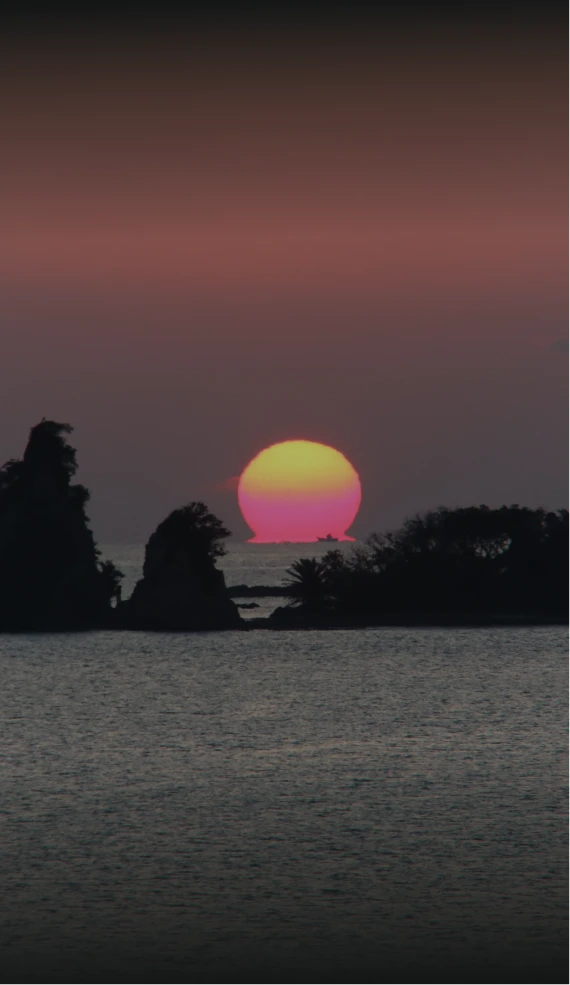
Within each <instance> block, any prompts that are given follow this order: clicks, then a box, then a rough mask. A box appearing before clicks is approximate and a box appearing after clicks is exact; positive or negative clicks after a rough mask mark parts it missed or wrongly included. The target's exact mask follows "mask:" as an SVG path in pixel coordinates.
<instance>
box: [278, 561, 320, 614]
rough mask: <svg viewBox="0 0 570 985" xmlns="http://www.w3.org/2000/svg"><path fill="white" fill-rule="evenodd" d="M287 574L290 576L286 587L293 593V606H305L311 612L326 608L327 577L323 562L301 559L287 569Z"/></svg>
mask: <svg viewBox="0 0 570 985" xmlns="http://www.w3.org/2000/svg"><path fill="white" fill-rule="evenodd" d="M286 574H287V575H288V576H289V581H288V582H286V587H287V588H288V589H289V590H290V591H291V593H292V598H291V603H290V604H291V605H294V606H303V608H305V609H310V610H311V611H317V610H319V609H321V608H322V607H323V606H324V604H325V600H326V577H325V571H324V569H323V566H322V563H321V562H319V561H317V559H316V558H314V557H310V558H309V557H307V558H300V559H299V560H298V561H294V562H293V564H292V565H291V567H290V568H287V572H286Z"/></svg>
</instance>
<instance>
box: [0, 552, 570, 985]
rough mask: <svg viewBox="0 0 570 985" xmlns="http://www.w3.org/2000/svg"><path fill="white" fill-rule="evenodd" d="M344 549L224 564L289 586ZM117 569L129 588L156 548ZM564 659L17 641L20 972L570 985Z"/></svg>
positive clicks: (14, 885) (12, 862) (355, 648)
mask: <svg viewBox="0 0 570 985" xmlns="http://www.w3.org/2000/svg"><path fill="white" fill-rule="evenodd" d="M326 549H327V548H326V545H323V546H320V545H280V546H271V545H266V546H263V545H245V546H244V547H239V546H234V547H232V548H231V551H230V554H229V555H228V556H227V557H226V558H225V559H224V560H223V563H222V564H223V568H224V570H225V572H226V580H227V582H228V584H229V585H235V584H240V583H242V582H245V583H249V584H253V583H260V584H275V585H278V584H280V583H281V582H282V579H283V573H284V571H285V569H286V567H287V566H288V565H289V564H290V563H291V561H292V560H293V559H294V558H295V557H298V556H301V554H304V555H306V554H314V553H316V552H319V551H324V550H326ZM103 554H104V556H106V557H112V559H113V560H115V561H116V562H117V563H118V564H119V566H120V567H122V568H123V570H124V571H125V574H126V583H125V587H126V588H127V590H128V588H129V586H132V584H134V581H135V580H136V577H137V576H138V572H139V571H140V566H141V563H142V556H143V551H142V548H138V547H127V548H125V547H119V548H113V549H110V548H104V549H103ZM259 601H262V600H259ZM267 601H268V602H269V603H270V605H271V607H274V606H275V605H276V604H278V601H279V600H276V599H270V600H267ZM246 611H247V610H246ZM252 611H253V614H255V615H257V614H259V610H252ZM245 614H246V612H244V615H245ZM567 652H568V634H567V632H566V630H565V629H563V628H562V629H561V628H560V627H552V628H550V627H535V628H524V629H519V628H516V629H513V628H493V629H425V630H424V629H365V630H348V631H345V630H336V631H331V632H326V631H307V632H303V631H296V632H272V631H270V630H252V631H250V632H243V631H242V632H224V633H200V634H185V633H173V634H167V633H144V632H138V633H137V632H108V631H104V632H91V633H69V634H65V633H62V634H37V635H8V634H5V635H1V636H0V662H1V666H2V688H1V691H0V701H1V703H2V715H1V723H2V725H1V727H2V752H3V767H2V787H1V790H2V797H1V810H2V872H1V878H2V890H3V892H2V904H1V906H2V911H3V912H2V921H1V922H2V941H3V948H2V959H1V964H0V970H2V971H3V973H4V977H5V978H6V979H7V980H9V981H22V982H31V981H41V982H52V981H53V982H60V981H62V980H77V981H82V982H83V981H85V982H87V981H93V982H99V981H104V980H118V981H121V980H151V981H152V980H154V981H161V982H167V981H180V982H188V981H199V982H207V981H212V982H219V981H228V982H229V981H237V980H240V978H245V979H246V980H250V981H251V980H254V981H261V980H272V981H285V982H288V981H292V980H295V979H296V978H299V976H303V975H304V976H305V977H304V978H300V980H304V981H332V980H339V981H344V982H356V981H371V982H374V981H380V980H385V981H390V982H396V981H412V982H414V981H416V982H421V981H428V980H430V979H431V978H435V977H437V980H439V981H453V982H470V981H473V982H481V981H484V980H507V981H523V980H530V981H536V982H558V981H561V982H562V981H567V971H566V968H567V936H566V935H567V825H568V812H567V676H568V675H567ZM112 976H114V977H112ZM248 976H250V977H249V978H248ZM264 976H265V977H264ZM492 976H497V977H496V978H493V977H492Z"/></svg>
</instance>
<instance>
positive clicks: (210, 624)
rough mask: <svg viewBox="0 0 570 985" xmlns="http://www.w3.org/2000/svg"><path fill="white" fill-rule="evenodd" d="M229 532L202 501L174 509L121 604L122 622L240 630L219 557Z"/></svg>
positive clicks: (148, 548)
mask: <svg viewBox="0 0 570 985" xmlns="http://www.w3.org/2000/svg"><path fill="white" fill-rule="evenodd" d="M227 536H229V531H226V529H225V528H224V527H223V526H222V524H221V521H220V520H218V519H217V517H214V516H213V515H212V514H211V513H209V512H208V509H207V507H206V506H205V505H204V504H203V503H190V504H189V505H188V506H185V507H182V508H181V509H179V510H174V512H173V513H171V514H170V515H169V516H168V517H167V518H166V520H163V522H162V523H160V524H159V526H158V527H157V529H156V530H155V532H154V533H153V534H152V536H151V538H150V540H149V541H148V543H147V545H146V548H145V560H144V567H143V577H142V578H141V579H140V581H138V582H137V584H136V585H135V588H134V591H133V594H132V595H131V597H130V598H129V599H128V600H126V601H125V602H123V603H122V604H121V605H120V606H119V607H118V609H117V620H118V623H119V625H121V626H123V627H125V628H127V629H146V630H180V631H183V630H186V631H189V630H193V631H198V630H219V629H237V628H240V627H241V626H242V625H243V623H242V619H241V616H240V614H239V611H238V609H237V606H236V605H235V603H234V602H233V601H232V599H231V598H230V595H229V593H228V589H227V587H226V582H225V578H224V574H223V572H222V571H220V570H219V569H218V568H217V567H216V563H215V561H216V557H219V556H221V555H222V554H223V553H224V548H223V546H222V544H221V540H222V538H224V537H227Z"/></svg>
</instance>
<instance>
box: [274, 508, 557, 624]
mask: <svg viewBox="0 0 570 985" xmlns="http://www.w3.org/2000/svg"><path fill="white" fill-rule="evenodd" d="M288 573H289V574H290V575H293V581H292V582H290V585H289V587H290V588H291V587H293V586H294V585H296V590H297V594H298V597H299V598H301V599H302V600H304V601H303V602H302V604H303V605H305V607H307V606H313V608H314V607H315V606H316V605H321V606H322V605H325V606H326V608H327V611H329V612H330V613H331V614H333V615H336V616H337V617H338V618H340V619H342V620H344V621H350V620H351V619H353V620H357V621H358V620H360V619H362V618H366V619H370V620H372V621H374V620H375V619H379V620H382V619H383V618H385V617H387V616H391V615H394V614H400V615H406V614H408V615H410V614H413V615H414V616H418V615H420V614H424V615H425V616H426V617H431V616H433V615H434V614H436V615H449V616H452V615H455V616H465V617H468V616H469V615H471V616H473V615H477V616H481V615H484V616H500V615H503V616H505V615H510V616H514V615H519V616H521V617H526V616H532V615H533V614H534V615H535V616H537V617H539V618H546V617H556V618H566V616H567V611H568V511H567V510H559V511H558V512H557V513H552V512H551V513H547V512H546V511H545V510H543V509H535V510H532V509H529V508H526V507H521V506H518V505H513V506H503V507H501V508H500V509H496V510H492V509H490V508H489V507H488V506H484V505H483V506H478V507H468V508H462V509H456V510H450V509H447V508H445V507H441V508H439V509H437V510H432V511H430V512H428V513H424V514H422V515H420V514H417V515H416V516H414V517H411V518H410V519H408V520H406V521H405V523H404V524H403V525H402V527H400V529H398V530H395V531H390V532H388V533H385V534H373V535H372V536H371V537H370V538H369V540H368V542H367V544H366V545H365V546H364V547H361V548H358V549H356V550H353V551H352V553H350V554H343V553H342V552H340V551H330V552H329V553H328V554H327V555H325V557H324V558H323V559H322V560H321V561H320V562H317V561H314V559H313V563H312V567H310V566H307V565H305V564H304V563H303V562H302V561H298V562H295V564H293V565H292V566H291V568H290V569H289V572H288Z"/></svg>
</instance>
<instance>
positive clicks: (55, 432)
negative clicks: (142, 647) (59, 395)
mask: <svg viewBox="0 0 570 985" xmlns="http://www.w3.org/2000/svg"><path fill="white" fill-rule="evenodd" d="M71 431H72V428H71V427H70V426H69V425H68V424H60V423H57V422H56V421H46V420H45V419H44V420H43V421H41V423H40V424H38V425H36V427H34V428H32V429H31V431H30V437H29V441H28V444H27V447H26V450H25V452H24V457H23V459H22V460H14V459H13V460H11V461H9V462H7V463H6V464H5V465H4V466H3V467H2V468H1V469H0V629H2V630H9V631H29V630H32V631H38V630H67V629H82V628H95V627H98V626H104V625H107V624H108V623H109V621H110V619H111V616H112V611H113V610H112V608H111V600H112V599H113V598H117V597H118V595H119V581H120V578H121V575H120V572H119V571H117V569H116V568H115V567H114V565H112V564H111V563H110V562H105V563H102V562H101V561H100V560H99V551H98V550H97V547H96V545H95V541H94V539H93V534H92V532H91V530H90V528H89V525H88V519H87V516H86V514H85V505H86V503H87V501H88V499H89V492H88V490H87V489H86V488H85V487H84V486H81V485H77V484H74V485H72V484H71V479H72V477H73V475H74V473H75V471H76V469H77V463H76V458H75V450H74V449H73V448H72V447H71V445H69V444H68V442H67V441H66V439H65V437H64V435H66V434H69V433H70V432H71Z"/></svg>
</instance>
